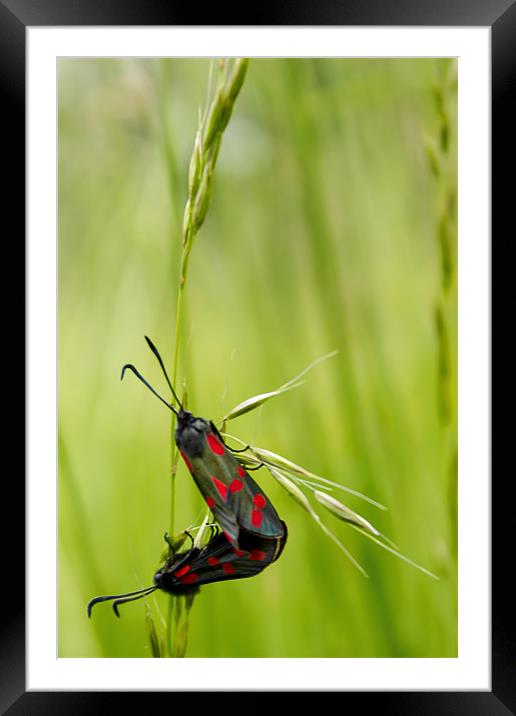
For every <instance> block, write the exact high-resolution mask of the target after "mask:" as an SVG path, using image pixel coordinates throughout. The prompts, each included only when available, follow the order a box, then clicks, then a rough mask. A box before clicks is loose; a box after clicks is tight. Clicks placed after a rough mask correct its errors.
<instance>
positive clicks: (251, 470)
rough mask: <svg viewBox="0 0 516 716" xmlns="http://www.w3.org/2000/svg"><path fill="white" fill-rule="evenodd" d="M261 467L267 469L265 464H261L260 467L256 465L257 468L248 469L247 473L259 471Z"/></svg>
mask: <svg viewBox="0 0 516 716" xmlns="http://www.w3.org/2000/svg"><path fill="white" fill-rule="evenodd" d="M261 467H265V463H264V462H261V463H260V464H259V465H256V467H246V472H254V471H255V470H259V469H260V468H261Z"/></svg>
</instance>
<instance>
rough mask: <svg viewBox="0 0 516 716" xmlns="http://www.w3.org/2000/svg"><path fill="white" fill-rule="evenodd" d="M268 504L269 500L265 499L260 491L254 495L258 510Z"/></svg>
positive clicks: (254, 503) (254, 502)
mask: <svg viewBox="0 0 516 716" xmlns="http://www.w3.org/2000/svg"><path fill="white" fill-rule="evenodd" d="M266 504H267V500H266V499H265V497H264V496H263V495H260V493H258V494H257V495H255V496H254V497H253V505H254V506H255V507H256V508H257V509H258V510H261V509H262V507H265V505H266Z"/></svg>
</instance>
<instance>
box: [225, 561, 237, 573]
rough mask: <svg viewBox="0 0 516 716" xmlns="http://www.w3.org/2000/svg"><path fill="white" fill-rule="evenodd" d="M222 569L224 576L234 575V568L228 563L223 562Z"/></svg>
mask: <svg viewBox="0 0 516 716" xmlns="http://www.w3.org/2000/svg"><path fill="white" fill-rule="evenodd" d="M222 569H223V570H224V572H225V573H226V574H235V568H234V567H233V565H232V564H229V562H224V564H223V565H222Z"/></svg>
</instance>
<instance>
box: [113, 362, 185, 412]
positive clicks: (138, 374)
mask: <svg viewBox="0 0 516 716" xmlns="http://www.w3.org/2000/svg"><path fill="white" fill-rule="evenodd" d="M126 370H130V371H132V372H133V373H134V374H135V376H136V377H137V378H139V379H140V380H141V381H142V383H143V384H144V385H146V386H147V388H148V389H149V390H150V391H151V392H152V393H154V395H155V396H156V398H159V399H160V400H161V402H162V403H165V405H166V406H167V408H170V410H171V411H172V412H173V413H175V414H176V415H178V412H177V410H176V409H175V408H174V407H173V406H172V405H170V403H167V401H166V400H165V398H162V397H161V395H160V394H159V393H157V392H156V391H155V390H154V388H153V387H152V385H151V384H150V383H148V382H147V381H146V380H145V378H144V377H143V375H141V374H140V373H139V372H138V371H137V370H136V368H135V367H134V365H132V363H126V364H125V365H124V367H123V368H122V375H121V376H120V380H123V379H124V373H125V371H126Z"/></svg>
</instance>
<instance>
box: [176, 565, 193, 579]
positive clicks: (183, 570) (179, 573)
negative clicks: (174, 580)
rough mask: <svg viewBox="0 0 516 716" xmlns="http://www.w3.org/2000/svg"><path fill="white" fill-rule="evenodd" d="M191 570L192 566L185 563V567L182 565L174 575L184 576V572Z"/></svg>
mask: <svg viewBox="0 0 516 716" xmlns="http://www.w3.org/2000/svg"><path fill="white" fill-rule="evenodd" d="M189 571H190V566H189V565H188V564H185V566H184V567H181V569H178V570H177V572H176V573H175V575H174V576H175V577H182V576H183V574H186V573H187V572H189Z"/></svg>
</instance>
